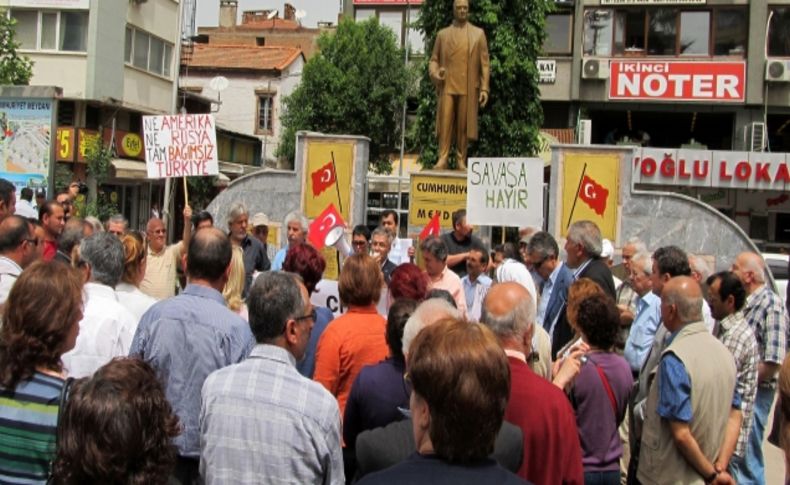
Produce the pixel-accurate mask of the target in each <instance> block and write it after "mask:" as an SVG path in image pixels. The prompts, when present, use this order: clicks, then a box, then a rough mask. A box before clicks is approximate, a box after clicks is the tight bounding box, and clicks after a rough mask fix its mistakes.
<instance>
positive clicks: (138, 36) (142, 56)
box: [124, 27, 173, 78]
mask: <svg viewBox="0 0 790 485" xmlns="http://www.w3.org/2000/svg"><path fill="white" fill-rule="evenodd" d="M124 59H125V60H126V62H127V63H129V64H131V65H133V66H134V67H138V68H140V69H144V70H146V71H148V72H152V73H154V74H158V75H160V76H165V77H168V78H169V77H170V74H171V72H170V71H171V65H172V64H173V45H172V44H170V43H168V42H165V41H164V40H162V39H160V38H159V37H155V36H153V35H151V34H149V33H147V32H143V31H142V30H137V29H134V28H132V27H127V28H126V49H125V57H124Z"/></svg>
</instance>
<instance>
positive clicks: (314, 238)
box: [308, 204, 346, 251]
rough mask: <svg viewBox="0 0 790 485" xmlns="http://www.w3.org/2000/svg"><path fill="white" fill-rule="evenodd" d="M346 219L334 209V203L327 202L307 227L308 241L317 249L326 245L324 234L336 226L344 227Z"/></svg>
mask: <svg viewBox="0 0 790 485" xmlns="http://www.w3.org/2000/svg"><path fill="white" fill-rule="evenodd" d="M345 225H346V221H344V220H343V216H341V215H340V213H339V212H338V211H337V209H335V204H329V206H328V207H327V208H326V209H324V211H323V212H322V213H321V215H319V216H318V217H316V218H315V219H314V220H313V223H312V224H310V228H309V229H308V238H309V239H310V243H311V244H312V245H313V246H314V247H315V248H316V249H318V250H319V251H320V250H321V249H323V247H324V246H326V236H327V234H329V231H331V230H332V228H334V227H337V226H343V227H345Z"/></svg>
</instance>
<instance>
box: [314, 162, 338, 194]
mask: <svg viewBox="0 0 790 485" xmlns="http://www.w3.org/2000/svg"><path fill="white" fill-rule="evenodd" d="M310 177H312V179H313V197H318V196H319V195H321V194H322V193H323V192H324V191H325V190H326V189H328V188H329V187H331V186H332V184H334V183H335V181H336V180H337V176H336V175H335V166H334V165H333V164H332V162H328V163H327V164H326V165H324V166H323V167H321V168H319V169H318V170H316V171H315V172H313V173H311V174H310Z"/></svg>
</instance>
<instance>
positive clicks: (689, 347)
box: [637, 276, 740, 484]
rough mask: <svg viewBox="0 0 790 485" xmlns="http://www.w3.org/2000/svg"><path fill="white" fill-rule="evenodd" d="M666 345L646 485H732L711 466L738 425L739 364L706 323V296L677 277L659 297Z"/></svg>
mask: <svg viewBox="0 0 790 485" xmlns="http://www.w3.org/2000/svg"><path fill="white" fill-rule="evenodd" d="M661 315H662V317H663V323H664V326H665V327H666V329H667V331H668V332H669V334H670V335H669V345H668V346H667V348H666V349H664V351H663V352H662V354H661V360H660V362H659V365H658V367H657V368H656V369H655V370H654V371H653V372H655V373H657V376H656V377H655V379H654V380H653V383H652V385H651V386H650V392H649V394H648V398H647V410H646V413H645V423H644V427H643V431H642V446H641V447H640V448H641V449H640V457H639V469H638V471H637V478H638V480H639V481H640V482H641V483H699V484H702V483H722V484H723V483H734V481H733V480H732V477H731V476H730V475H729V474H728V473H727V471H726V470H720V469H718V467H716V466H715V465H714V462H715V461H716V459H717V457H718V456H719V453H720V451H721V445H722V443H723V441H724V438H725V431H726V429H727V426H728V423H729V422H730V421H731V420H733V421H734V422H736V423H737V424H738V425H740V397H739V396H738V395H737V393H736V392H735V362H734V359H733V357H732V354H730V351H729V350H727V348H726V347H725V346H724V345H723V344H722V343H721V342H719V341H718V340H717V339H716V338H715V337H714V336H712V335H711V334H710V332H708V329H707V328H706V327H705V323H704V322H703V321H702V290H701V289H700V286H699V284H698V283H697V282H696V281H694V279H692V278H690V277H688V276H678V277H675V278H672V279H670V280H669V281H667V282H666V283H665V284H664V286H663V288H662V291H661Z"/></svg>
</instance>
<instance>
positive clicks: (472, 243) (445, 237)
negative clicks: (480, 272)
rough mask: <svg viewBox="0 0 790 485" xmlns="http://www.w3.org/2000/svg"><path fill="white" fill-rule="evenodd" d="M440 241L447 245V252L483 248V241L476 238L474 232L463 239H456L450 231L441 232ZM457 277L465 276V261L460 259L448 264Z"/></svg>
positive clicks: (455, 252) (461, 251) (459, 252)
mask: <svg viewBox="0 0 790 485" xmlns="http://www.w3.org/2000/svg"><path fill="white" fill-rule="evenodd" d="M441 239H442V241H444V243H445V244H446V245H447V254H449V255H451V256H452V255H453V254H461V253H466V252H468V251H469V250H471V249H475V248H476V249H483V250H485V245H484V244H483V241H481V240H480V239H478V238H477V236H475V235H474V234H470V235H469V237H468V238H466V240H464V241H458V240H457V239H455V236H454V235H453V233H452V231H451V232H448V233H445V234H442V235H441ZM448 268H450V269H451V270H452V271H453V272H454V273H455V274H457V275H458V277H460V278H463V277H464V276H466V261H461V262H460V263H457V264H455V265H453V266H448Z"/></svg>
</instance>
